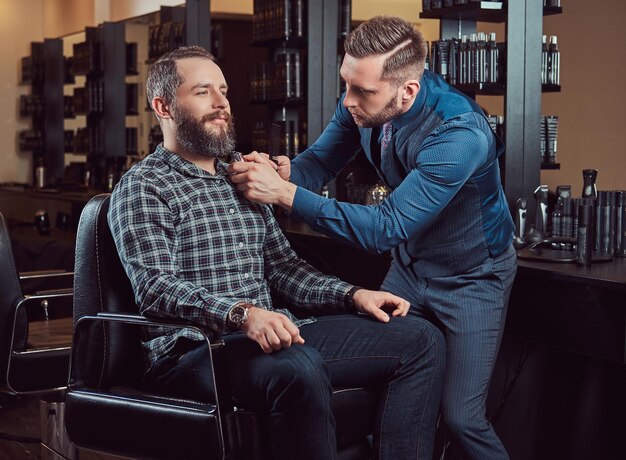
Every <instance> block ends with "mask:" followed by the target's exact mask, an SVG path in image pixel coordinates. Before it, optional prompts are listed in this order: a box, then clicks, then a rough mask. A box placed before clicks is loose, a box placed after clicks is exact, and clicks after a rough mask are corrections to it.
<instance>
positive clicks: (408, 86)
mask: <svg viewBox="0 0 626 460" xmlns="http://www.w3.org/2000/svg"><path fill="white" fill-rule="evenodd" d="M419 91H420V82H419V81H418V80H409V81H407V82H405V83H404V87H403V88H402V102H403V103H404V102H410V101H412V100H413V99H415V96H417V93H419Z"/></svg>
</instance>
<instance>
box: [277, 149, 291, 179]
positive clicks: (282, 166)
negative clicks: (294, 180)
mask: <svg viewBox="0 0 626 460" xmlns="http://www.w3.org/2000/svg"><path fill="white" fill-rule="evenodd" d="M273 161H275V162H276V166H277V167H278V170H277V171H278V175H279V176H280V177H281V179H283V180H286V181H289V178H290V177H291V160H290V159H289V157H286V156H283V155H280V156H276V157H274V158H273Z"/></svg>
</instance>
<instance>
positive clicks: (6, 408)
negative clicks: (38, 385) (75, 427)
mask: <svg viewBox="0 0 626 460" xmlns="http://www.w3.org/2000/svg"><path fill="white" fill-rule="evenodd" d="M39 423H40V422H39V398H38V397H36V396H33V397H19V398H16V397H10V398H7V397H6V396H5V395H3V394H0V433H9V434H11V435H15V436H20V437H30V438H39V437H40V430H39ZM41 458H42V454H41V447H40V445H39V444H38V443H30V442H18V441H11V440H5V439H2V436H1V434H0V460H40V459H41ZM79 458H80V460H116V459H118V460H119V457H113V456H110V455H103V454H97V453H95V452H89V451H84V450H82V451H80V452H79Z"/></svg>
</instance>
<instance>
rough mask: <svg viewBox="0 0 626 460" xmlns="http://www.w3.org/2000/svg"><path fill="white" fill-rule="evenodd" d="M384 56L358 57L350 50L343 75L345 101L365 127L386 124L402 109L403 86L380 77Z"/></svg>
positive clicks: (344, 63) (342, 68) (357, 121)
mask: <svg viewBox="0 0 626 460" xmlns="http://www.w3.org/2000/svg"><path fill="white" fill-rule="evenodd" d="M383 62H384V56H368V57H365V58H360V59H358V58H355V57H353V56H350V55H349V54H346V55H345V57H344V59H343V64H342V65H341V71H340V73H341V78H342V79H343V80H344V81H345V82H346V97H345V98H344V100H343V105H344V106H345V107H346V108H347V109H348V110H349V111H350V113H351V114H352V118H354V122H355V123H356V124H357V125H358V126H360V127H362V128H373V127H375V126H382V125H383V124H384V123H386V122H388V121H389V120H391V119H392V118H395V117H397V116H398V115H400V114H401V113H402V103H401V96H400V88H395V87H393V86H392V85H391V84H390V83H389V82H388V81H383V80H381V79H380V76H381V75H382V71H383Z"/></svg>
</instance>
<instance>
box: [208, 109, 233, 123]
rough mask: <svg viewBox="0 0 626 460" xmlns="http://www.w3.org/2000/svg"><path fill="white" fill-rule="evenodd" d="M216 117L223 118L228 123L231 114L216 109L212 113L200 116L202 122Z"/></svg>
mask: <svg viewBox="0 0 626 460" xmlns="http://www.w3.org/2000/svg"><path fill="white" fill-rule="evenodd" d="M216 118H223V119H224V120H225V121H226V122H227V123H230V119H231V115H230V114H229V113H228V112H227V111H226V110H216V111H215V112H213V113H208V114H206V115H205V116H203V117H202V120H201V121H202V123H205V122H207V121H211V120H215V119H216Z"/></svg>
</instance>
